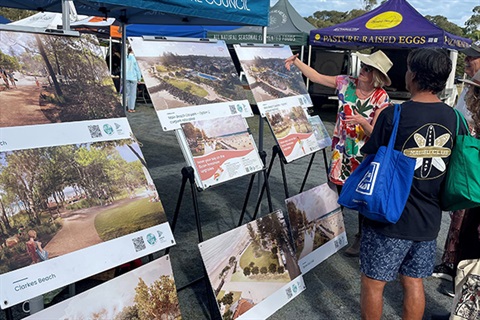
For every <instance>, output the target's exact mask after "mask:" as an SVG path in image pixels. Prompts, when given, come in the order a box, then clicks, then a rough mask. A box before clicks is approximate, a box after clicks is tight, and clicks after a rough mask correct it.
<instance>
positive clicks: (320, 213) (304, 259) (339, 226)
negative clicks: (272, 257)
mask: <svg viewBox="0 0 480 320" xmlns="http://www.w3.org/2000/svg"><path fill="white" fill-rule="evenodd" d="M337 201H338V193H337V191H336V190H334V186H333V185H330V184H328V183H325V184H322V185H320V186H318V187H315V188H313V189H310V190H307V191H305V192H302V193H300V194H298V195H296V196H293V197H290V198H288V199H286V200H285V203H286V205H287V211H288V217H289V221H290V228H291V232H292V237H293V242H294V244H295V252H296V257H297V259H298V264H299V266H300V270H302V273H306V272H308V271H310V270H311V269H312V268H314V267H315V266H317V265H318V264H319V263H321V262H322V261H324V260H325V259H327V258H328V257H330V256H331V255H332V254H334V253H335V252H337V251H338V250H340V249H341V248H343V247H344V246H345V245H346V244H347V234H346V232H345V226H344V223H343V215H342V210H341V208H340V205H339V204H338V202H337Z"/></svg>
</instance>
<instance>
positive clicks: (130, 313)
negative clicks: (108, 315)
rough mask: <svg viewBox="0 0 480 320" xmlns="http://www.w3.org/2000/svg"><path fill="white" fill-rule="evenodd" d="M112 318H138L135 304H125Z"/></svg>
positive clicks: (118, 319) (124, 319)
mask: <svg viewBox="0 0 480 320" xmlns="http://www.w3.org/2000/svg"><path fill="white" fill-rule="evenodd" d="M114 320H139V317H138V308H137V306H126V307H125V308H123V310H122V311H121V312H120V313H118V314H116V315H115V319H114Z"/></svg>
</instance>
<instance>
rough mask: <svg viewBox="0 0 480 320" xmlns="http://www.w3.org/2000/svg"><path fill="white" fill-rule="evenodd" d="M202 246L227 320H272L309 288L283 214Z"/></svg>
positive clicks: (277, 213) (225, 234) (268, 217)
mask: <svg viewBox="0 0 480 320" xmlns="http://www.w3.org/2000/svg"><path fill="white" fill-rule="evenodd" d="M199 248H200V254H201V255H202V259H203V262H204V264H205V268H206V270H207V274H208V278H209V279H210V284H211V285H212V289H213V292H214V294H215V298H216V301H217V304H218V308H219V310H220V313H221V315H222V318H223V319H266V318H267V317H269V316H270V315H272V314H273V313H274V312H275V311H276V310H278V309H280V308H281V307H282V306H284V305H285V304H286V303H288V302H289V301H290V300H292V299H293V298H295V297H296V296H297V295H298V294H299V293H300V292H302V291H303V290H304V289H305V284H304V282H303V277H302V275H301V274H300V269H299V267H298V264H297V259H296V257H295V254H294V252H293V249H292V248H291V246H290V242H289V235H288V229H287V227H286V224H285V220H284V217H283V214H282V212H281V211H280V210H278V211H275V212H273V213H271V214H268V215H266V216H265V217H263V218H260V219H257V220H255V221H253V222H250V223H248V224H245V225H243V226H241V227H238V228H236V229H233V230H230V231H228V232H226V233H223V234H221V235H219V236H217V237H214V238H212V239H209V240H207V241H205V242H202V243H200V244H199Z"/></svg>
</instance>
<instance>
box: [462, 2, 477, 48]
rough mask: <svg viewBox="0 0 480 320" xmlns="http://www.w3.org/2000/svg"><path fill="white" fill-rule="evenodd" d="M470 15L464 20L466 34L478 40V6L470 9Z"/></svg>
mask: <svg viewBox="0 0 480 320" xmlns="http://www.w3.org/2000/svg"><path fill="white" fill-rule="evenodd" d="M472 12H473V14H472V16H471V17H470V18H469V19H468V20H467V21H466V22H465V26H466V27H465V30H466V33H467V36H469V37H470V38H471V39H473V40H480V6H476V7H474V8H473V9H472Z"/></svg>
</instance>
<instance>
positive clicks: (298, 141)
mask: <svg viewBox="0 0 480 320" xmlns="http://www.w3.org/2000/svg"><path fill="white" fill-rule="evenodd" d="M284 104H287V103H285V102H284ZM265 116H266V119H267V122H268V124H269V125H270V129H271V130H272V132H273V135H274V137H275V139H276V140H277V143H278V146H279V147H280V149H281V150H282V153H283V156H284V157H285V160H286V162H291V161H293V160H295V159H299V158H301V157H304V156H306V155H308V154H311V153H314V152H316V151H318V150H320V147H319V146H318V143H317V139H316V137H315V134H314V133H313V128H312V126H311V125H310V122H309V120H308V115H307V111H306V110H305V109H304V108H303V107H301V106H295V107H290V106H278V107H275V108H270V111H268V112H267V113H266V114H265Z"/></svg>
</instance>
